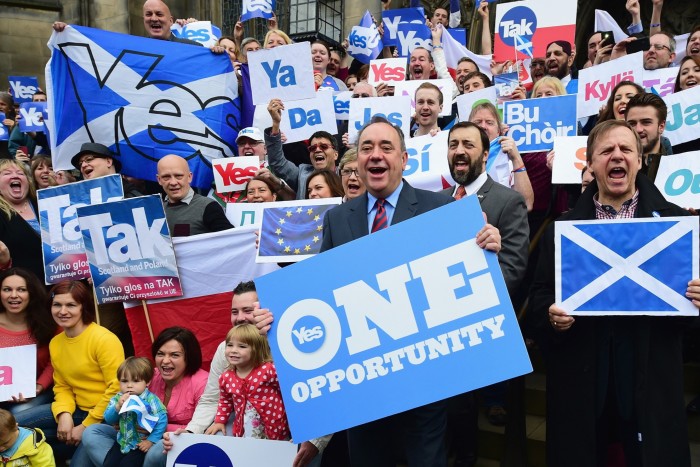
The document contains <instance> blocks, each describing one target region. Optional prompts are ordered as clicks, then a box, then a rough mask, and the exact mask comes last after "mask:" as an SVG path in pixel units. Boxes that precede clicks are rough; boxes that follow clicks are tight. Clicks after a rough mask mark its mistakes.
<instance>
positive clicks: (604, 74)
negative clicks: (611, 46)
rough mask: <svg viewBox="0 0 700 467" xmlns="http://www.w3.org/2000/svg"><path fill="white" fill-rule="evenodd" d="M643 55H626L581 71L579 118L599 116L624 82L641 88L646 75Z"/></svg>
mask: <svg viewBox="0 0 700 467" xmlns="http://www.w3.org/2000/svg"><path fill="white" fill-rule="evenodd" d="M643 55H644V54H643V53H642V52H638V53H636V54H632V55H625V56H624V57H620V58H618V59H615V60H611V61H609V62H606V63H601V64H600V65H596V66H592V67H588V68H584V69H583V70H581V71H579V74H578V91H579V92H578V94H577V96H578V115H577V116H578V117H579V118H583V117H588V116H589V115H598V112H600V108H601V107H602V106H603V105H606V103H607V101H608V97H610V94H611V93H612V90H613V88H614V87H615V86H617V84H618V83H620V82H622V81H633V82H635V83H637V84H639V85H640V86H641V84H642V81H643V79H644V78H643V77H644V75H645V71H644V66H643V58H642V57H643Z"/></svg>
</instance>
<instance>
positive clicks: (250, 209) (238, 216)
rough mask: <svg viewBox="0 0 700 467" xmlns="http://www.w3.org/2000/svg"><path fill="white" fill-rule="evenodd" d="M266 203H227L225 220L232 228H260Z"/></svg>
mask: <svg viewBox="0 0 700 467" xmlns="http://www.w3.org/2000/svg"><path fill="white" fill-rule="evenodd" d="M265 204H266V203H228V204H227V205H226V218H227V219H228V220H229V222H231V225H233V226H234V227H246V226H254V227H260V223H261V222H262V212H263V209H264V208H265Z"/></svg>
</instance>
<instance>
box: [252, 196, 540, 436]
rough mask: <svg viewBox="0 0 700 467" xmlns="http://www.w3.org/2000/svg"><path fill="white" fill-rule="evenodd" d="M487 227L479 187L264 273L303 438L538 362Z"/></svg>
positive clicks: (294, 424) (282, 367)
mask: <svg viewBox="0 0 700 467" xmlns="http://www.w3.org/2000/svg"><path fill="white" fill-rule="evenodd" d="M365 219H366V217H365V214H362V220H363V221H364V220H365ZM455 219H459V225H460V228H450V226H452V225H454V220H455ZM483 225H484V219H483V216H482V214H481V207H480V205H479V202H478V200H477V198H476V197H474V196H471V197H467V198H464V199H462V200H460V201H458V202H454V203H450V204H448V205H446V206H443V207H441V208H439V209H436V210H433V211H430V212H428V213H425V214H422V215H420V216H418V217H415V218H413V219H409V220H407V221H405V222H401V223H398V224H396V225H392V226H391V227H389V228H388V229H385V230H381V231H379V232H376V233H373V234H371V235H368V236H365V237H363V238H360V239H358V240H355V241H353V242H350V243H347V244H345V245H342V246H339V247H337V248H334V249H332V250H329V251H326V252H324V253H321V254H320V255H317V256H315V257H313V258H310V259H307V260H305V261H302V262H300V263H296V264H295V265H292V266H289V267H287V268H283V269H281V270H279V271H276V272H273V273H271V274H267V275H266V276H263V277H259V278H257V279H256V287H257V290H258V294H259V297H260V305H261V306H262V307H265V308H269V309H270V310H271V311H272V313H273V314H274V315H275V323H274V324H273V326H272V329H271V330H270V332H269V333H268V338H269V342H270V347H271V348H272V353H273V359H274V362H275V366H276V368H277V374H278V377H279V380H280V387H281V390H282V397H283V399H284V404H285V408H286V411H287V417H288V420H289V425H290V429H291V431H292V438H293V439H294V440H296V441H301V440H307V439H310V438H314V437H318V436H321V435H324V434H327V433H334V432H337V431H340V430H343V429H346V428H350V427H353V426H357V425H360V424H364V423H367V422H370V421H373V420H377V419H380V418H383V417H386V416H389V415H393V414H396V413H399V412H403V411H406V410H409V409H411V408H414V407H420V406H423V405H425V404H428V403H431V402H435V401H438V400H443V399H446V398H448V397H451V396H454V395H456V394H461V393H464V392H466V391H471V390H473V389H476V388H479V387H483V386H487V385H489V384H493V383H495V382H498V381H502V380H505V379H508V378H513V377H515V376H519V375H522V374H524V373H527V372H530V371H531V370H532V367H531V365H530V361H529V358H528V355H527V351H526V349H525V345H524V343H523V339H522V335H521V334H520V329H519V327H518V322H517V319H516V317H515V314H514V312H513V307H512V305H511V303H510V300H509V298H508V291H507V289H506V286H505V283H504V281H503V276H502V274H501V270H500V268H499V266H498V259H497V256H496V255H495V254H494V253H491V252H487V251H484V250H482V249H481V248H479V246H478V245H477V244H476V241H475V235H476V233H477V232H478V231H479V229H480V228H481V227H482V226H483ZM440 226H443V227H444V228H441V227H440ZM340 227H341V228H343V227H344V226H340ZM345 227H347V226H345ZM426 231H430V232H431V236H430V241H429V242H427V241H425V232H426ZM338 264H342V265H343V274H328V271H329V270H331V269H332V268H337V265H338ZM329 268H330V269H329ZM310 283H312V284H314V286H313V287H309V286H308V284H310ZM280 284H284V291H283V292H284V293H280ZM465 369H466V371H468V373H469V377H465V376H464V371H465ZM436 381H439V384H436V383H435V382H436ZM407 388H410V390H407ZM399 394H400V395H401V397H397V395H399ZM309 414H313V417H310V416H309Z"/></svg>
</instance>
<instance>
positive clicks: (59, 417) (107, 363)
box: [22, 281, 124, 466]
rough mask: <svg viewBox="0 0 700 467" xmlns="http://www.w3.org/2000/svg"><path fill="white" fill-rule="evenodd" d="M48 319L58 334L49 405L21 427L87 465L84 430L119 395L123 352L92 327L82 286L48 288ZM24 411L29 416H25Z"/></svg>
mask: <svg viewBox="0 0 700 467" xmlns="http://www.w3.org/2000/svg"><path fill="white" fill-rule="evenodd" d="M50 303H51V315H52V316H53V319H54V320H55V321H56V323H57V324H58V325H59V326H60V327H61V328H62V329H63V332H62V333H60V334H59V335H57V336H56V337H54V338H53V339H52V340H51V343H50V344H49V349H50V352H51V364H52V365H53V368H54V374H53V377H54V402H53V404H50V405H48V404H47V405H44V406H40V407H36V408H35V409H30V410H31V414H26V415H25V414H23V417H22V419H23V423H24V424H25V426H29V427H31V428H41V429H42V430H43V431H44V434H45V435H46V438H47V440H48V442H49V444H51V446H52V447H53V450H54V453H55V454H56V457H57V458H68V457H71V454H72V461H71V464H73V465H76V466H83V465H91V464H90V463H89V460H88V459H87V456H86V455H85V453H84V451H83V450H82V449H81V446H80V441H81V439H82V435H83V430H85V428H86V427H88V426H90V425H92V424H94V423H100V422H102V417H103V414H104V411H105V409H106V408H107V404H108V403H109V400H110V398H111V397H112V396H113V395H115V394H116V393H117V391H118V390H119V382H118V381H117V368H118V367H119V365H120V364H121V362H123V361H124V349H123V348H122V344H121V342H119V339H118V338H117V336H115V335H114V334H112V333H111V332H109V331H108V330H107V329H105V328H103V327H102V326H99V325H97V324H95V323H94V321H95V307H94V304H93V299H92V294H91V292H90V290H89V289H88V288H87V287H86V286H85V285H84V284H83V283H82V282H77V281H74V282H71V281H66V282H62V283H60V284H57V285H55V286H54V287H53V288H52V289H51V301H50ZM27 412H29V411H27Z"/></svg>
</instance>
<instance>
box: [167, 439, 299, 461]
mask: <svg viewBox="0 0 700 467" xmlns="http://www.w3.org/2000/svg"><path fill="white" fill-rule="evenodd" d="M170 439H171V440H172V441H173V448H172V449H171V450H170V451H168V459H167V463H166V467H210V466H216V467H234V465H235V467H259V466H275V467H292V464H293V463H294V458H295V457H296V455H297V445H296V444H294V443H291V442H289V441H275V440H270V439H256V438H236V437H233V436H212V435H193V434H191V433H182V434H180V435H173V434H172V433H171V434H170Z"/></svg>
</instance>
